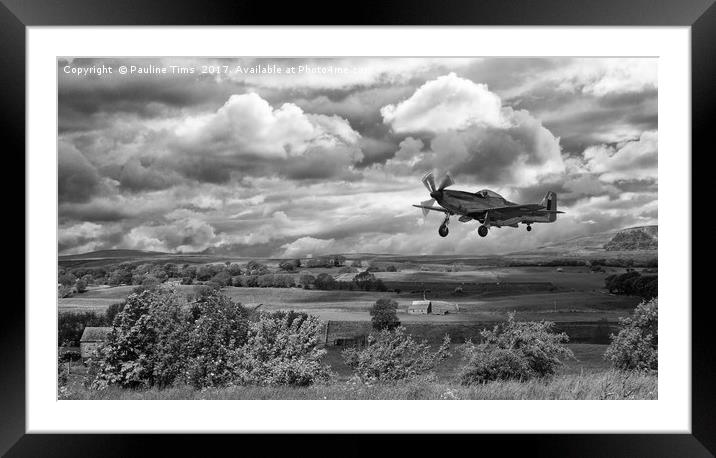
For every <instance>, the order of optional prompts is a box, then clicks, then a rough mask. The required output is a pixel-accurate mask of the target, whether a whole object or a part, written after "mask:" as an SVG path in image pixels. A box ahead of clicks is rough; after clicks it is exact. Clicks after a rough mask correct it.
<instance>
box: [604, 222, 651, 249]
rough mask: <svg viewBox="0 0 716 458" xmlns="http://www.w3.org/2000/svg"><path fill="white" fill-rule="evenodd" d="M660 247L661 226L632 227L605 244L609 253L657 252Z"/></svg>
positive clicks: (615, 235) (620, 232)
mask: <svg viewBox="0 0 716 458" xmlns="http://www.w3.org/2000/svg"><path fill="white" fill-rule="evenodd" d="M658 246H659V226H639V227H630V228H627V229H624V230H621V231H619V232H617V233H616V234H614V237H612V238H611V240H609V242H607V243H605V244H604V249H605V250H607V251H633V250H656V249H657V248H658Z"/></svg>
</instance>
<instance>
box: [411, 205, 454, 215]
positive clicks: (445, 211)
mask: <svg viewBox="0 0 716 458" xmlns="http://www.w3.org/2000/svg"><path fill="white" fill-rule="evenodd" d="M413 207H415V208H424V209H426V210H433V211H436V212H443V213H448V211H447V210H445V209H444V208H439V207H428V206H427V205H413Z"/></svg>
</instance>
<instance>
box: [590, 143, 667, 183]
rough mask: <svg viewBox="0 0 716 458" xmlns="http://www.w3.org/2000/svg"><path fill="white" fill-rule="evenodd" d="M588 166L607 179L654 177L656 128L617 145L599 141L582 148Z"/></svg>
mask: <svg viewBox="0 0 716 458" xmlns="http://www.w3.org/2000/svg"><path fill="white" fill-rule="evenodd" d="M584 160H585V163H586V164H585V165H586V167H587V169H588V170H589V171H591V172H594V173H598V174H600V179H601V180H602V181H606V182H615V181H621V180H642V179H656V178H657V161H658V144H657V132H656V131H655V130H654V131H647V132H643V133H642V134H641V136H640V137H639V138H638V139H636V140H633V141H628V142H624V143H621V144H618V145H616V146H607V145H598V146H592V147H589V148H587V149H586V150H585V151H584Z"/></svg>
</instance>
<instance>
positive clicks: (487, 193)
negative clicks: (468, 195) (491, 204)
mask: <svg viewBox="0 0 716 458" xmlns="http://www.w3.org/2000/svg"><path fill="white" fill-rule="evenodd" d="M475 195H476V196H478V197H483V198H487V197H498V198H502V196H501V195H499V194H497V193H496V192H495V191H490V190H489V189H481V190H479V191H477V192H476V193H475Z"/></svg>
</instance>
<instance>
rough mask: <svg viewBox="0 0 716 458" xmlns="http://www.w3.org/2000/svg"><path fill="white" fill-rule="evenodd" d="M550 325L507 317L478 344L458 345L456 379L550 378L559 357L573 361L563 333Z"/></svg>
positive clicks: (556, 366) (484, 332) (510, 315)
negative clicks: (459, 359)
mask: <svg viewBox="0 0 716 458" xmlns="http://www.w3.org/2000/svg"><path fill="white" fill-rule="evenodd" d="M553 327H554V323H552V322H548V321H541V322H536V321H531V322H518V321H515V314H514V313H511V314H509V315H508V319H507V321H506V322H504V323H500V324H498V325H497V326H495V327H494V328H493V329H492V330H487V329H486V330H484V331H482V332H481V333H480V335H481V336H482V338H483V339H484V340H483V342H482V343H480V344H479V345H475V344H473V343H472V342H470V341H468V342H466V343H465V344H464V345H462V346H461V348H460V350H461V352H462V353H463V357H464V360H465V365H464V366H463V367H462V369H461V371H460V374H459V378H460V381H461V383H463V384H465V385H471V384H474V383H484V382H489V381H492V380H509V379H517V380H527V379H530V378H533V377H543V376H546V375H552V374H554V373H555V371H556V369H557V368H558V367H559V366H561V365H562V364H563V363H562V358H566V357H570V358H574V355H573V353H572V351H571V350H569V349H568V348H567V347H566V346H565V345H564V343H566V342H567V341H569V338H568V337H567V335H566V334H564V333H559V334H557V333H554V332H552V328H553Z"/></svg>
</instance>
